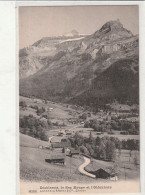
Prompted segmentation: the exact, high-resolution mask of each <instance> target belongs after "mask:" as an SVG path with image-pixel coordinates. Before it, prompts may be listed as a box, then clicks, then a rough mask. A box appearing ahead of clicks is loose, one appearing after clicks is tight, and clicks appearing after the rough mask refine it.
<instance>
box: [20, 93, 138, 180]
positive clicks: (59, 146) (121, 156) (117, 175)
mask: <svg viewBox="0 0 145 195" xmlns="http://www.w3.org/2000/svg"><path fill="white" fill-rule="evenodd" d="M20 102H21V103H20V124H21V123H22V121H23V120H21V119H25V122H26V121H30V119H31V120H32V119H33V122H32V123H34V118H35V121H37V120H39V128H40V126H41V123H42V127H43V128H44V129H45V135H46V136H47V139H46V140H45V139H42V138H43V137H44V136H42V137H41V138H37V137H36V135H35V134H34V135H33V134H32V132H31V134H30V131H29V128H27V130H25V129H26V128H21V131H20V132H21V133H20V146H21V147H20V148H21V150H22V151H21V157H20V162H21V164H22V165H21V167H22V169H23V166H28V167H29V166H30V164H31V163H32V162H29V163H28V162H27V160H28V161H31V160H32V161H33V160H35V164H36V167H37V166H39V161H40V162H41V163H42V164H43V166H44V168H45V170H46V168H48V170H50V169H54V168H56V166H58V167H57V169H59V174H63V178H62V177H61V176H59V174H58V175H57V174H56V178H57V180H58V181H59V180H62V179H64V180H65V178H69V179H74V177H75V175H77V177H78V175H79V176H80V178H81V181H83V179H84V180H85V179H86V177H87V180H90V181H91V180H92V179H95V178H96V179H97V180H98V179H99V180H102V179H107V180H109V181H118V180H128V179H130V178H132V177H139V176H137V170H138V169H139V151H138V150H139V149H138V148H137V145H135V146H134V147H136V148H135V149H133V150H130V149H128V150H126V148H122V149H118V148H116V149H115V150H113V151H114V154H115V157H112V160H105V161H104V160H103V158H104V157H100V159H99V157H95V156H94V157H92V156H93V152H92V150H94V151H95V150H96V148H93V145H94V144H95V143H96V141H95V140H96V139H97V137H99V139H100V142H102V139H104V136H106V137H110V139H112V140H113V137H114V140H115V139H116V137H117V139H119V140H120V143H122V142H123V141H124V142H125V144H127V143H128V139H133V140H139V135H138V133H135V134H130V132H129V131H127V130H126V129H125V130H124V129H123V127H126V126H127V125H126V123H125V125H126V126H125V125H124V124H121V125H120V129H119V130H113V129H112V126H111V125H110V124H111V121H113V120H114V119H115V120H116V119H118V117H119V118H120V119H122V121H124V120H125V121H129V122H130V124H138V122H139V118H138V115H137V111H136V110H137V108H136V106H135V105H134V106H133V107H132V108H130V107H129V106H124V105H122V108H121V107H120V106H121V105H120V106H119V108H118V105H117V104H114V105H113V106H114V110H112V111H110V110H109V111H107V110H103V109H99V110H98V112H97V113H95V112H92V111H91V110H88V109H86V108H85V109H84V108H83V107H80V106H74V105H68V104H62V103H59V104H58V103H55V102H50V101H46V100H40V99H36V98H34V99H33V98H26V97H20ZM22 102H23V104H22ZM24 102H25V104H26V105H25V104H24ZM40 108H41V109H40ZM42 108H44V109H42ZM117 110H119V111H117ZM134 110H135V111H134ZM133 111H134V112H133ZM96 119H97V123H94V121H96ZM37 122H38V121H37ZM122 123H123V122H122ZM22 124H23V123H22ZM30 126H31V127H32V129H33V128H34V127H33V126H32V124H31V125H30ZM20 127H21V126H20ZM95 128H97V129H98V130H96V129H95ZM105 128H106V129H107V131H105V130H104V129H105ZM40 129H41V128H40ZM35 131H36V130H34V132H35ZM134 132H135V130H133V133H134ZM24 134H25V135H24ZM90 137H92V138H90ZM89 138H90V139H92V141H91V143H90V142H89ZM107 139H108V138H107ZM29 140H31V141H29ZM43 140H44V141H43ZM33 142H34V144H33ZM73 143H76V144H75V145H74V144H73ZM135 143H136V144H138V142H135ZM90 146H91V147H92V148H93V149H90ZM96 147H98V146H96ZM27 150H33V155H32V153H31V155H32V156H33V158H34V159H33V158H32V157H31V158H32V159H29V158H30V155H28V151H27ZM29 152H30V151H29ZM105 152H107V151H105ZM36 154H37V155H38V156H39V157H40V156H41V157H42V159H43V161H42V159H39V158H38V157H37V158H38V159H35V158H36V157H35V156H37V155H36ZM27 155H28V156H27ZM135 160H136V163H135ZM27 163H28V164H27ZM37 163H38V165H37ZM43 166H42V167H43ZM60 166H61V167H60ZM37 168H38V167H37ZM29 169H30V170H31V167H29ZM29 169H28V170H29ZM30 170H29V171H28V172H29V173H28V172H27V168H26V169H25V171H24V169H23V173H22V174H21V175H22V178H25V179H27V177H34V176H30V175H29V174H30V173H32V170H31V171H30ZM38 170H40V173H39V176H38V175H37V176H36V175H35V177H36V178H38V179H39V177H43V179H44V180H47V179H46V178H47V176H46V173H47V171H46V172H45V173H42V170H41V168H40V167H39V168H38ZM24 172H25V173H24ZM26 172H27V173H26ZM38 172H39V171H38ZM63 172H64V173H63ZM66 172H67V173H66ZM64 174H65V176H64ZM28 175H29V176H28ZM32 175H33V173H32ZM44 175H45V176H44ZM48 175H50V176H51V174H50V173H48ZM54 175H55V174H54ZM70 175H71V176H70ZM56 178H55V179H56ZM82 178H83V179H82ZM52 181H53V179H52Z"/></svg>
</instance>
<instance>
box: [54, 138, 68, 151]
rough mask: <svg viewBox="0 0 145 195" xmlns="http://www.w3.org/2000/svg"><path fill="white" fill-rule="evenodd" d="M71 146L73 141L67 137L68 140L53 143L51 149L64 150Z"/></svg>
mask: <svg viewBox="0 0 145 195" xmlns="http://www.w3.org/2000/svg"><path fill="white" fill-rule="evenodd" d="M70 146H71V143H70V141H69V140H67V139H66V141H64V140H62V141H61V142H53V143H51V149H57V150H62V149H65V148H68V147H70Z"/></svg>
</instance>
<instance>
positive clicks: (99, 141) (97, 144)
mask: <svg viewBox="0 0 145 195" xmlns="http://www.w3.org/2000/svg"><path fill="white" fill-rule="evenodd" d="M100 144H101V138H100V137H98V136H97V138H96V146H99V145H100Z"/></svg>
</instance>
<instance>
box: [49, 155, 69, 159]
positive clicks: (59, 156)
mask: <svg viewBox="0 0 145 195" xmlns="http://www.w3.org/2000/svg"><path fill="white" fill-rule="evenodd" d="M64 158H65V156H64V155H52V156H49V157H47V159H49V160H56V159H57V160H60V159H64Z"/></svg>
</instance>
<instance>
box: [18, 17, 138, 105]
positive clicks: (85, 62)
mask: <svg viewBox="0 0 145 195" xmlns="http://www.w3.org/2000/svg"><path fill="white" fill-rule="evenodd" d="M138 42H139V40H138V36H135V35H133V34H132V33H131V32H130V31H128V30H127V29H125V28H124V27H123V25H122V24H121V23H120V21H119V20H116V21H109V22H107V23H105V24H104V25H103V26H102V27H101V28H100V29H99V30H97V31H96V32H95V33H93V34H92V35H88V36H86V37H84V38H82V39H79V40H73V41H66V42H61V43H56V45H55V48H56V50H55V52H54V53H53V54H54V55H48V53H47V52H46V55H45V56H44V55H43V57H42V56H41V57H40V54H39V61H40V62H41V63H42V64H43V66H42V67H41V68H40V69H39V70H38V71H37V72H35V74H33V75H31V76H28V77H27V78H23V79H20V94H22V95H26V96H36V97H40V96H41V98H43V99H52V98H53V99H54V100H56V101H65V102H71V103H77V104H81V103H83V102H84V104H89V105H91V104H93V105H98V104H99V103H96V102H100V104H101V103H103V102H104V104H105V103H106V102H107V103H108V100H107V96H108V97H109V98H110V101H113V99H114V98H117V99H119V98H120V97H122V100H121V101H125V102H127V101H128V102H130V103H133V102H138V95H136V94H138V89H139V84H138V77H139V76H138V65H139V59H138V49H139V47H138V44H139V43H138ZM51 47H52V46H51ZM37 57H38V56H37ZM114 64H115V65H114ZM116 64H117V65H116ZM125 67H126V68H125ZM110 71H111V73H110ZM119 72H120V74H121V75H122V76H124V75H125V76H124V77H123V78H124V80H125V81H126V82H127V79H128V80H129V79H130V82H131V84H129V85H128V87H126V85H125V83H124V82H122V81H121V79H119ZM113 73H114V75H113ZM116 74H117V75H118V78H117V77H115V75H116ZM101 75H102V76H101ZM111 77H115V78H116V81H114V80H112V79H111ZM107 78H109V80H108V83H107V82H104V81H103V79H104V80H106V79H107ZM115 83H118V84H117V87H116V85H115ZM94 85H95V86H96V87H94ZM106 86H108V87H106ZM109 91H110V92H109ZM128 91H130V92H131V95H132V96H134V98H133V97H132V98H131V97H130V95H129V93H128ZM107 93H108V95H107ZM110 93H112V94H110ZM125 93H126V95H125ZM109 94H110V96H109ZM90 97H91V98H90ZM97 98H99V99H102V102H101V100H100V101H98V100H96V99H97ZM83 99H84V101H83ZM90 99H91V100H90ZM120 99H121V98H120ZM91 101H92V103H91Z"/></svg>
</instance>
